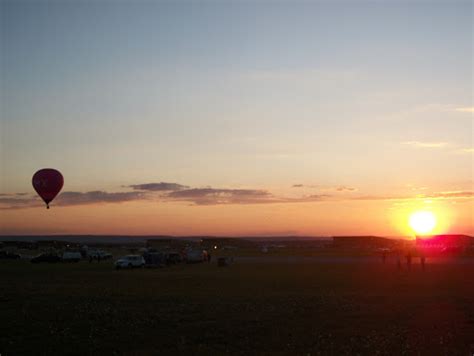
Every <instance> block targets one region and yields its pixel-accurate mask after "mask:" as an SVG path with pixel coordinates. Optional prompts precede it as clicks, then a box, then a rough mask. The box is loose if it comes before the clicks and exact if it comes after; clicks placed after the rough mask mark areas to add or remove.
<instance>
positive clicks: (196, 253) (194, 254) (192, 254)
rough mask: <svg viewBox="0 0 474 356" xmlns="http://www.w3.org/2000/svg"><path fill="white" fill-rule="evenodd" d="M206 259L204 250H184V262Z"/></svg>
mask: <svg viewBox="0 0 474 356" xmlns="http://www.w3.org/2000/svg"><path fill="white" fill-rule="evenodd" d="M207 260H208V253H207V251H206V250H189V251H187V252H186V263H200V262H204V261H207Z"/></svg>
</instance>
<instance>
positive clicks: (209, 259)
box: [207, 252, 211, 263]
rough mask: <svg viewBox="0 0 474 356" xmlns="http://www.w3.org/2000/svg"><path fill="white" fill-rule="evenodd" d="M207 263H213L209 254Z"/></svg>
mask: <svg viewBox="0 0 474 356" xmlns="http://www.w3.org/2000/svg"><path fill="white" fill-rule="evenodd" d="M207 263H211V254H210V253H209V252H208V253H207Z"/></svg>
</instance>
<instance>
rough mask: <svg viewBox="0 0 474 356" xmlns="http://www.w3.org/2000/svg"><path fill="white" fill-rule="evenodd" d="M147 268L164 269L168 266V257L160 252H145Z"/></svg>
mask: <svg viewBox="0 0 474 356" xmlns="http://www.w3.org/2000/svg"><path fill="white" fill-rule="evenodd" d="M143 258H144V259H145V267H162V266H164V265H165V264H166V256H165V254H163V253H160V252H145V253H144V254H143Z"/></svg>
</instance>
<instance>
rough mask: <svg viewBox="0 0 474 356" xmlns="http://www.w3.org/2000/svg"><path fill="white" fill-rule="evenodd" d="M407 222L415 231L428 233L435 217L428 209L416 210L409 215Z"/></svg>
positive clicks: (434, 223)
mask: <svg viewBox="0 0 474 356" xmlns="http://www.w3.org/2000/svg"><path fill="white" fill-rule="evenodd" d="M409 224H410V227H411V228H412V229H413V231H415V233H417V234H420V235H423V234H428V233H430V232H431V231H432V230H433V229H434V227H435V226H436V217H435V215H434V214H433V213H432V212H430V211H417V212H415V213H413V214H411V215H410V219H409Z"/></svg>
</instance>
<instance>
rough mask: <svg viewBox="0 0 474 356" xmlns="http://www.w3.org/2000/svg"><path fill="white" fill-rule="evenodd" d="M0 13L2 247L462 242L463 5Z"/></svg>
mask: <svg viewBox="0 0 474 356" xmlns="http://www.w3.org/2000/svg"><path fill="white" fill-rule="evenodd" d="M0 7H1V9H0V10H1V11H0V16H1V32H0V36H1V41H0V42H1V48H0V50H1V51H0V59H1V62H0V66H1V93H0V95H1V103H0V104H1V105H0V110H1V126H0V132H1V137H0V164H1V166H0V173H1V174H0V234H50V233H58V234H66V233H67V234H122V235H123V234H140V235H143V234H145V235H155V234H171V235H203V234H209V235H228V236H244V235H315V236H331V235H347V234H356V235H359V234H374V235H385V236H408V235H409V234H410V230H409V227H408V223H407V221H408V216H409V214H410V213H411V212H413V211H417V210H429V211H433V212H434V213H435V214H436V215H437V218H438V225H437V226H436V228H435V231H434V232H435V233H447V232H451V233H465V234H474V215H473V214H474V180H473V175H474V164H473V157H474V156H473V152H474V149H473V134H474V132H473V113H474V103H473V70H472V63H473V38H472V36H473V28H472V23H473V18H472V14H473V5H472V2H471V1H447V0H446V1H429V2H428V1H419V2H412V1H370V2H369V1H346V2H344V1H319V2H316V1H314V2H294V1H291V2H290V1H282V2H272V1H239V2H237V1H222V2H217V1H193V2H186V1H176V2H172V1H169V2H166V1H163V2H160V1H155V2H152V1H136V2H132V1H121V2H112V1H65V2H56V1H1V3H0ZM45 167H52V168H56V169H58V170H60V171H61V172H62V173H63V175H64V178H65V185H64V188H63V191H62V194H61V195H60V196H58V197H57V198H56V200H55V201H53V203H52V204H51V206H52V208H51V209H50V210H46V209H45V208H44V204H43V203H42V202H41V201H40V199H39V198H37V197H36V193H35V192H34V190H33V188H32V186H31V177H32V175H33V174H34V173H35V172H36V171H37V170H38V169H40V168H45Z"/></svg>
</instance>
